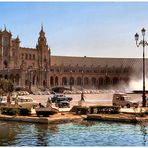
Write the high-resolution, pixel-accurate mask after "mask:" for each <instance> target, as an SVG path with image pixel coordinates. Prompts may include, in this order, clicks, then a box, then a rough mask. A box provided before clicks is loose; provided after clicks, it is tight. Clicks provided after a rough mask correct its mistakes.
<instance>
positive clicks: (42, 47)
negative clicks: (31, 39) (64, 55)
mask: <svg viewBox="0 0 148 148" xmlns="http://www.w3.org/2000/svg"><path fill="white" fill-rule="evenodd" d="M36 49H37V51H38V66H39V68H40V69H48V68H49V65H50V49H49V47H48V44H47V40H46V37H45V32H44V29H43V25H42V26H41V31H40V32H39V38H38V43H37V45H36Z"/></svg>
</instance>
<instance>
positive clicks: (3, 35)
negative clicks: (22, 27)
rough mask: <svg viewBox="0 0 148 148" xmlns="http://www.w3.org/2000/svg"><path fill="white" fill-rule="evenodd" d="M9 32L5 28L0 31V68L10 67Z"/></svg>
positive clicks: (10, 35)
mask: <svg viewBox="0 0 148 148" xmlns="http://www.w3.org/2000/svg"><path fill="white" fill-rule="evenodd" d="M11 37H12V34H11V32H10V31H9V32H8V31H7V29H6V27H5V29H4V30H3V31H2V30H1V31H0V67H1V68H2V69H3V68H8V67H9V66H10V61H11V60H10V56H11Z"/></svg>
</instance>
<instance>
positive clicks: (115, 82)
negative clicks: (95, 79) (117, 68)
mask: <svg viewBox="0 0 148 148" xmlns="http://www.w3.org/2000/svg"><path fill="white" fill-rule="evenodd" d="M118 83H119V79H118V78H117V77H114V78H113V85H116V84H118Z"/></svg>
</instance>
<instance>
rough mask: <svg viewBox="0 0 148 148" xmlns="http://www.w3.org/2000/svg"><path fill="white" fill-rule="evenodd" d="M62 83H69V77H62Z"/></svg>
mask: <svg viewBox="0 0 148 148" xmlns="http://www.w3.org/2000/svg"><path fill="white" fill-rule="evenodd" d="M62 85H67V78H66V77H63V78H62Z"/></svg>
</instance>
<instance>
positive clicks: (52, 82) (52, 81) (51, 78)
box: [50, 76, 54, 86]
mask: <svg viewBox="0 0 148 148" xmlns="http://www.w3.org/2000/svg"><path fill="white" fill-rule="evenodd" d="M50 85H51V86H53V85H54V79H53V76H51V77H50Z"/></svg>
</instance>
